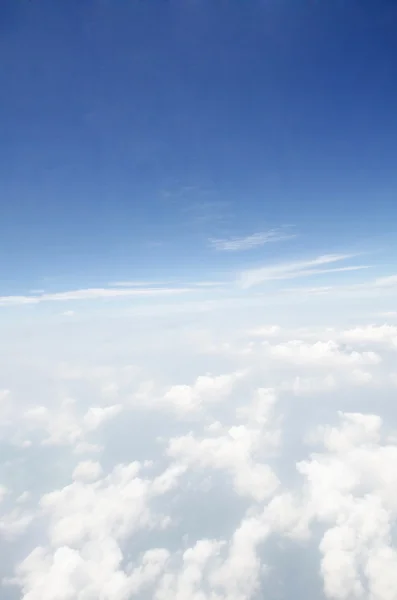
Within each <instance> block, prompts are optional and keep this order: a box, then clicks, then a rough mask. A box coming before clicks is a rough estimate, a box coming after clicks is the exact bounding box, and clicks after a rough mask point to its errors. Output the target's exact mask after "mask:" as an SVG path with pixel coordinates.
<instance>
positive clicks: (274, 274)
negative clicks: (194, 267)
mask: <svg viewBox="0 0 397 600" xmlns="http://www.w3.org/2000/svg"><path fill="white" fill-rule="evenodd" d="M354 256H355V255H353V254H324V255H322V256H318V257H317V258H314V259H311V260H303V261H296V262H287V263H279V264H276V265H272V266H265V267H259V268H257V269H248V270H246V271H243V272H242V273H240V277H239V284H240V286H241V287H242V288H249V287H252V286H254V285H259V284H260V283H264V282H266V281H273V280H283V279H295V278H298V277H308V276H311V275H321V274H326V273H336V272H342V271H357V270H361V269H367V268H369V265H350V266H344V267H333V268H322V266H323V265H328V264H333V263H337V262H341V261H344V260H348V259H349V258H353V257H354Z"/></svg>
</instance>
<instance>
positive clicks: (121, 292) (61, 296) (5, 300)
mask: <svg viewBox="0 0 397 600" xmlns="http://www.w3.org/2000/svg"><path fill="white" fill-rule="evenodd" d="M192 290H193V288H187V287H180V288H178V287H174V288H143V289H137V288H131V289H129V288H128V289H125V288H86V289H80V290H70V291H66V292H54V293H46V294H38V295H35V296H33V295H32V296H31V295H26V296H0V306H16V305H23V304H39V303H40V302H69V301H78V300H101V299H105V300H106V299H116V298H133V297H147V296H170V295H174V294H175V295H177V294H184V293H187V292H190V291H192Z"/></svg>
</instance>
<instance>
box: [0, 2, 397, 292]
mask: <svg viewBox="0 0 397 600" xmlns="http://www.w3.org/2000/svg"><path fill="white" fill-rule="evenodd" d="M396 31H397V3H396V2H395V1H392V0H388V1H387V0H372V1H370V0H310V1H309V0H308V1H304V0H261V1H260V0H229V1H227V0H223V1H221V0H113V1H111V0H31V1H28V0H2V1H1V2H0V56H1V60H0V202H1V218H0V276H1V288H2V291H4V290H5V289H7V292H9V291H10V290H15V291H17V290H19V289H21V287H27V286H35V285H36V286H37V285H42V284H43V285H45V282H46V281H54V279H53V278H54V277H56V278H57V280H58V281H64V282H67V283H68V284H73V282H74V279H75V280H76V282H77V281H79V283H81V281H82V279H84V278H86V283H87V285H91V284H92V283H95V282H101V281H108V280H109V279H117V278H134V277H136V278H142V277H145V278H152V277H153V278H158V277H160V276H164V275H165V276H169V275H172V274H176V273H178V274H181V273H183V272H184V271H185V272H187V273H189V272H190V273H191V272H192V271H197V272H199V271H201V272H204V271H205V269H206V268H207V267H208V265H215V267H216V268H219V269H221V268H223V267H228V266H230V264H231V260H234V261H236V254H235V253H232V255H233V256H232V258H231V254H230V253H222V252H217V251H215V250H213V249H211V248H209V246H208V238H212V237H230V236H245V235H249V234H251V233H255V232H257V231H263V230H266V229H268V228H271V227H278V226H281V225H285V224H292V225H294V226H295V228H296V230H297V232H298V233H299V237H298V238H297V239H296V240H295V241H294V242H293V243H292V244H289V245H288V244H287V245H285V246H283V248H284V249H283V250H281V249H280V246H277V252H278V253H279V254H280V253H282V252H285V253H286V254H288V256H289V257H291V256H292V255H293V253H299V254H302V253H304V252H306V253H309V252H311V253H313V252H315V251H319V252H324V251H333V250H335V249H337V250H340V249H341V248H343V247H344V246H347V247H349V246H351V245H354V244H358V245H360V244H361V245H365V243H366V240H369V242H368V243H369V244H370V243H372V242H370V240H372V239H373V240H375V241H374V242H373V243H376V244H379V240H382V241H383V242H385V243H386V242H387V243H389V242H391V240H392V234H393V230H395V229H396V222H397V220H396V219H397V203H396V198H395V196H396V194H395V190H396V186H397V69H396V64H397V63H396V61H397V35H396ZM274 249H275V245H274V244H271V245H266V247H263V248H261V249H258V250H255V251H254V255H253V254H252V252H251V253H248V254H247V253H245V254H244V261H245V262H246V263H247V262H248V263H249V262H250V261H252V260H255V261H256V262H258V261H259V260H260V259H261V258H262V257H263V258H266V259H268V257H269V252H270V253H271V252H273V251H274ZM260 253H262V254H260ZM238 260H243V259H242V257H241V254H239V259H238Z"/></svg>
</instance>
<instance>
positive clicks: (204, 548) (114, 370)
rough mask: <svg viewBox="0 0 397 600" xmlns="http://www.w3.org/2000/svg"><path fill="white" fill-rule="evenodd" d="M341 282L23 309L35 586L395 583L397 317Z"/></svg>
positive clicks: (180, 597) (1, 376) (10, 525)
mask: <svg viewBox="0 0 397 600" xmlns="http://www.w3.org/2000/svg"><path fill="white" fill-rule="evenodd" d="M338 256H339V255H338ZM342 259H343V258H340V257H339V258H338V257H337V258H335V256H332V257H325V258H324V257H322V258H321V260H322V261H324V260H325V262H323V263H321V264H327V263H328V262H332V261H334V260H342ZM293 264H294V265H295V266H294V268H295V269H296V270H298V271H300V270H301V271H303V270H305V269H306V270H309V271H310V270H314V267H313V266H310V265H309V266H308V267H307V266H306V267H302V263H299V262H298V263H296V262H295V263H293ZM296 265H298V266H297V267H296ZM305 265H307V263H305ZM284 267H285V265H284ZM287 271H288V269H287ZM278 274H279V275H281V274H282V273H280V272H279V273H278ZM208 287H209V288H210V287H211V286H208ZM380 289H381V288H379V290H380ZM382 289H383V288H382ZM379 293H381V292H379ZM281 301H282V304H280V306H279V305H278V304H279V302H281ZM326 302H327V300H326V298H325V297H324V296H321V297H320V296H316V297H315V298H310V299H308V300H307V302H306V300H305V302H302V303H301V306H300V307H299V305H298V303H295V296H293V297H292V298H291V300H289V299H288V298H287V297H285V296H283V297H282V300H281V295H280V296H279V297H278V299H277V301H275V302H274V304H275V305H277V306H273V305H272V304H271V303H269V302H268V298H267V296H266V295H265V294H262V295H258V303H257V304H252V306H251V305H248V304H247V305H240V304H238V303H237V302H236V304H229V305H227V310H226V305H225V304H221V303H220V304H219V305H218V306H217V308H216V309H214V312H212V313H211V312H210V311H208V312H206V313H204V312H203V311H200V310H197V311H196V312H191V313H190V314H189V313H188V312H181V313H178V312H177V310H176V309H175V311H174V312H173V313H172V314H169V313H167V312H163V313H161V315H160V314H159V315H157V316H156V318H153V315H151V316H148V315H145V316H143V315H142V314H139V316H137V315H135V314H131V313H130V314H128V315H126V314H112V316H111V317H109V316H107V315H106V314H105V313H100V314H98V315H94V314H92V315H91V314H90V315H89V317H87V316H84V314H83V313H81V314H80V313H79V323H78V327H75V325H76V323H75V322H74V320H73V323H72V322H71V321H70V320H67V319H58V320H57V323H55V321H54V320H53V319H48V320H46V317H45V316H43V318H42V319H40V322H38V320H37V319H35V320H32V321H30V320H29V317H26V319H25V320H24V321H23V322H22V323H15V324H12V323H11V325H8V324H7V327H9V329H6V328H5V334H4V335H2V337H1V339H0V359H1V360H0V381H1V385H2V388H3V391H2V392H1V393H0V444H1V455H2V456H1V457H0V467H1V469H0V473H1V484H2V487H1V488H0V497H1V503H0V551H1V553H2V556H4V557H5V558H6V560H5V561H4V564H2V565H0V571H1V573H0V575H1V577H3V576H4V577H6V578H8V580H9V581H10V579H11V580H13V583H14V584H15V585H16V586H17V591H16V594H17V595H18V597H21V599H22V600H68V599H70V600H88V599H94V598H95V599H96V598H101V597H103V598H108V599H109V600H133V598H142V600H143V599H146V598H153V599H154V600H255V598H257V597H262V596H263V597H268V598H269V600H275V598H276V597H280V596H282V597H286V598H289V597H293V596H294V595H296V594H297V593H298V591H299V594H302V595H307V596H308V597H316V598H317V597H320V596H321V591H320V590H319V589H317V588H316V589H313V588H312V587H309V586H316V585H317V583H316V575H318V576H319V579H320V581H319V583H318V585H324V589H325V593H326V595H327V596H328V597H329V598H330V599H331V598H341V599H344V598H346V599H347V600H350V599H351V598H354V597H355V594H356V596H357V594H361V599H362V600H395V589H396V587H395V586H396V582H395V572H396V568H395V567H396V551H397V547H396V541H397V540H396V535H395V521H396V519H397V500H396V499H397V476H396V469H395V464H396V461H397V443H396V440H397V418H396V417H397V413H396V411H395V409H394V397H395V393H396V387H395V382H396V381H397V378H396V373H395V371H396V369H395V345H394V340H395V336H396V331H395V328H394V326H392V325H390V323H387V322H386V323H384V322H381V323H380V324H379V323H377V322H374V323H372V324H368V322H367V318H368V315H371V317H372V318H374V314H380V313H381V312H382V310H381V308H382V307H380V308H379V306H374V307H373V306H371V307H370V308H371V310H369V309H368V307H367V306H365V307H364V308H362V309H361V304H360V306H358V304H356V303H355V302H352V306H351V311H350V313H348V312H347V303H345V302H343V303H341V304H339V305H338V304H335V303H334V301H333V300H332V302H330V303H328V304H326ZM371 302H372V301H371ZM323 303H325V304H323ZM389 306H390V304H389ZM345 309H346V312H343V311H344V310H345ZM358 309H360V311H361V312H359V310H358ZM299 311H300V312H299ZM298 313H299V315H298ZM362 315H366V316H364V317H363V318H361V316H362ZM382 319H386V317H385V316H383V315H382ZM27 323H28V324H29V325H27ZM274 323H278V325H273V324H274ZM263 324H265V325H263ZM266 324H269V325H266ZM27 331H29V336H27V335H26V332H27ZM10 332H12V335H11V334H10ZM5 490H7V492H5ZM303 556H304V557H305V560H302V557H303ZM290 565H294V566H293V567H291V566H290ZM310 582H314V583H310ZM295 584H296V585H295ZM280 586H281V588H280ZM288 586H289V587H288ZM6 593H7V592H5V594H4V595H6ZM358 597H359V596H358Z"/></svg>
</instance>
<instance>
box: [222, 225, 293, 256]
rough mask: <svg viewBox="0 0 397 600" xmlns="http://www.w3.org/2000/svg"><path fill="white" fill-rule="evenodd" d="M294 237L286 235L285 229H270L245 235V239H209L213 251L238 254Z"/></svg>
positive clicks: (290, 234)
mask: <svg viewBox="0 0 397 600" xmlns="http://www.w3.org/2000/svg"><path fill="white" fill-rule="evenodd" d="M294 237H296V236H295V235H294V234H292V233H288V230H287V229H285V228H278V229H270V230H269V231H262V232H258V233H253V234H251V235H247V236H246V237H232V238H229V239H211V240H210V244H211V246H213V247H214V248H215V250H223V251H227V252H238V251H241V250H251V249H252V248H258V247H259V246H264V245H265V244H269V243H271V242H284V241H286V240H290V239H292V238H294Z"/></svg>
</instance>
